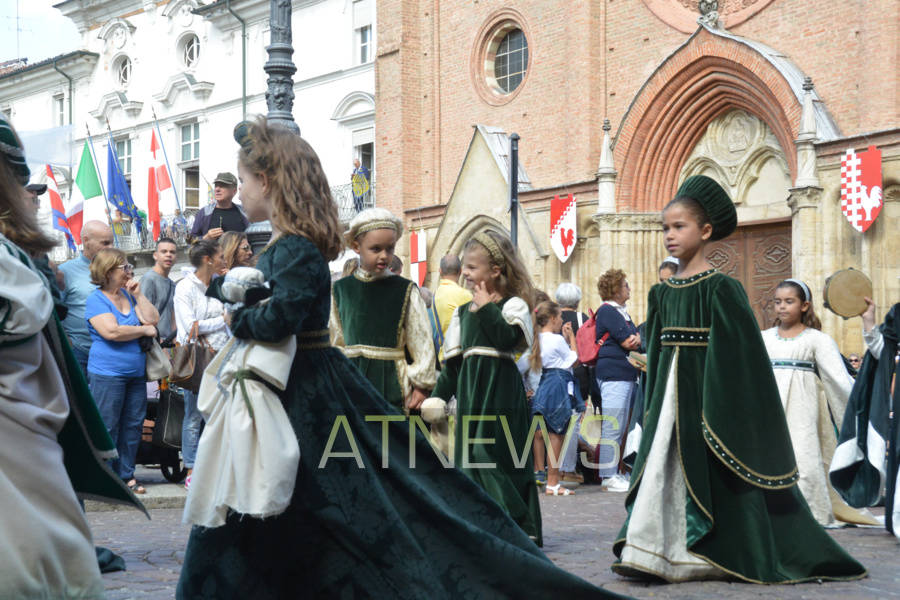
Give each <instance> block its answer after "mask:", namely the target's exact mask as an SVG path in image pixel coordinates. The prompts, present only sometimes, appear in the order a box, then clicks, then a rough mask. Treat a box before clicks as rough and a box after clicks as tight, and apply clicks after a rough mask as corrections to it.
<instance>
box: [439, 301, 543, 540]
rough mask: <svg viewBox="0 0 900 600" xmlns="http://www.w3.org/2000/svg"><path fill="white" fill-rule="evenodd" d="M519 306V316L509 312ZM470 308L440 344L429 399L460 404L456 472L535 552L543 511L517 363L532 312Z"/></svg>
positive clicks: (507, 305) (502, 306) (505, 306)
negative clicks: (528, 540)
mask: <svg viewBox="0 0 900 600" xmlns="http://www.w3.org/2000/svg"><path fill="white" fill-rule="evenodd" d="M518 304H521V306H522V307H524V314H523V311H522V310H514V308H515V307H514V305H518ZM470 305H471V302H469V303H466V304H464V305H462V306H460V307H459V308H458V309H456V312H455V313H453V317H452V319H451V321H450V325H449V326H448V328H447V336H446V338H445V341H444V357H445V359H446V364H445V366H444V369H443V370H442V371H441V374H440V376H439V377H438V383H437V386H436V387H435V389H434V393H433V395H434V396H436V397H438V398H443V399H444V400H446V401H449V400H450V397H451V396H454V395H455V396H456V399H457V413H456V419H455V427H454V434H453V439H454V444H453V449H454V451H453V454H454V461H455V464H456V466H457V467H459V468H460V469H462V471H463V472H464V473H465V474H467V475H468V476H469V477H471V478H472V479H473V480H474V481H476V482H477V483H478V485H480V486H481V487H482V488H484V490H485V491H486V492H487V493H488V494H490V496H491V497H492V498H493V499H494V500H496V501H497V502H498V503H499V504H500V506H502V507H503V508H505V509H506V511H507V512H508V513H509V516H511V517H512V518H513V520H514V521H515V522H516V523H518V524H519V526H520V527H521V528H522V529H523V530H524V531H525V533H527V534H528V535H530V536H531V537H532V538H534V539H535V540H536V541H537V543H538V544H539V545H540V544H542V543H543V542H542V537H541V507H540V504H539V502H538V493H537V486H535V485H534V463H533V459H532V454H531V444H530V443H529V440H528V432H529V428H530V426H531V411H530V409H529V407H528V400H527V398H526V396H525V386H524V385H523V383H522V376H521V374H520V373H519V370H518V368H517V367H516V363H515V358H514V353H515V352H521V351H522V350H524V349H525V348H527V347H528V345H529V344H528V343H527V341H526V332H528V328H529V327H530V326H531V315H530V311H529V310H528V307H527V304H525V303H524V302H523V301H522V300H521V299H519V298H507V299H504V300H503V301H502V302H500V303H499V304H494V303H490V304H486V305H484V306H482V307H481V308H480V309H479V310H477V311H475V312H472V311H470V310H469V306H470ZM525 319H527V320H528V322H527V323H524V320H525ZM492 353H493V354H495V355H496V356H491V355H490V354H492Z"/></svg>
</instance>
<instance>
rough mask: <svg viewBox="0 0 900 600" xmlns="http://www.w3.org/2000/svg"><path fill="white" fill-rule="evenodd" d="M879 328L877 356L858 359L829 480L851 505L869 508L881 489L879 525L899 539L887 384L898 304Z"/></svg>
mask: <svg viewBox="0 0 900 600" xmlns="http://www.w3.org/2000/svg"><path fill="white" fill-rule="evenodd" d="M880 329H881V335H882V337H883V338H884V348H882V350H881V356H880V357H879V358H875V357H874V356H872V353H871V352H866V354H865V357H864V358H863V363H862V366H861V367H860V369H859V373H858V374H857V376H856V383H855V384H854V385H853V391H852V392H851V393H850V400H849V401H848V403H847V409H846V412H845V413H844V421H843V425H842V427H841V434H840V436H839V438H838V447H837V449H836V450H835V453H834V458H833V460H832V462H831V472H830V474H829V477H830V479H831V485H832V486H834V489H835V490H836V491H837V492H838V493H839V494H840V495H841V497H842V498H843V499H844V501H845V502H847V504H849V505H850V506H855V507H863V506H873V505H875V504H877V503H878V501H879V500H880V499H881V491H882V489H884V490H885V495H884V508H885V510H884V526H885V528H886V529H887V530H888V531H889V532H891V533H893V534H894V535H896V536H897V537H900V527H897V520H898V519H900V497H898V496H897V478H898V475H900V471H898V470H900V423H898V421H900V386H895V389H894V395H893V397H891V382H892V380H893V378H894V377H895V376H896V374H897V349H898V340H900V304H895V305H894V306H893V308H891V310H890V312H888V314H887V316H886V317H885V319H884V323H883V324H882V325H881V328H880Z"/></svg>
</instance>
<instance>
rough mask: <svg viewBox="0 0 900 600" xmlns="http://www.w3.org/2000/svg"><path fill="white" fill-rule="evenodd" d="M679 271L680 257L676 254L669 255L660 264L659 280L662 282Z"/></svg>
mask: <svg viewBox="0 0 900 600" xmlns="http://www.w3.org/2000/svg"><path fill="white" fill-rule="evenodd" d="M677 272H678V259H677V258H675V257H674V256H667V257H666V258H665V259H663V261H662V264H660V265H659V273H658V274H659V282H660V283H662V282H663V281H665V280H666V279H668V278H669V277H673V276H674V275H675V273H677Z"/></svg>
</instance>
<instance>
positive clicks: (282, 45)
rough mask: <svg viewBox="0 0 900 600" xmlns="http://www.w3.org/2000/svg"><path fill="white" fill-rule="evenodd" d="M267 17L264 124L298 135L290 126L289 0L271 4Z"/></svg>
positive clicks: (292, 124) (274, 0)
mask: <svg viewBox="0 0 900 600" xmlns="http://www.w3.org/2000/svg"><path fill="white" fill-rule="evenodd" d="M270 6H271V12H270V13H269V32H270V35H271V37H270V43H269V45H268V46H267V47H266V52H268V53H269V60H267V61H266V64H265V65H264V66H263V70H264V71H265V72H266V73H267V74H268V75H269V78H268V79H267V80H266V84H267V85H268V88H267V89H266V105H267V106H268V107H269V114H268V115H266V120H268V122H269V123H276V124H279V125H282V126H284V127H287V128H288V129H290V130H291V131H294V132H296V133H297V135H299V134H300V127H299V126H298V125H297V123H295V122H294V115H293V114H292V110H293V107H294V73H296V72H297V66H296V65H295V64H294V61H293V59H292V58H291V56H292V55H293V54H294V47H293V46H292V45H291V39H292V36H291V0H271V4H270Z"/></svg>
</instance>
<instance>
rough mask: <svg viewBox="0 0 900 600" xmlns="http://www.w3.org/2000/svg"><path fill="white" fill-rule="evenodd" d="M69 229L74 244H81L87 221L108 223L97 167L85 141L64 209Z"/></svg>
mask: <svg viewBox="0 0 900 600" xmlns="http://www.w3.org/2000/svg"><path fill="white" fill-rule="evenodd" d="M66 215H67V216H68V221H69V228H70V229H71V230H72V236H73V237H74V238H75V242H76V243H78V244H80V243H81V228H82V227H83V225H84V224H85V223H87V222H88V221H101V222H104V223H107V222H108V221H109V218H108V214H107V208H106V200H105V199H104V198H103V188H102V187H100V177H99V176H98V175H97V167H96V166H95V165H94V160H93V158H91V150H90V148H88V143H87V140H85V142H84V149H83V150H82V151H81V162H80V163H79V164H78V172H77V173H76V175H75V185H74V186H73V187H72V194H71V196H70V198H69V206H68V208H67V209H66Z"/></svg>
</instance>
